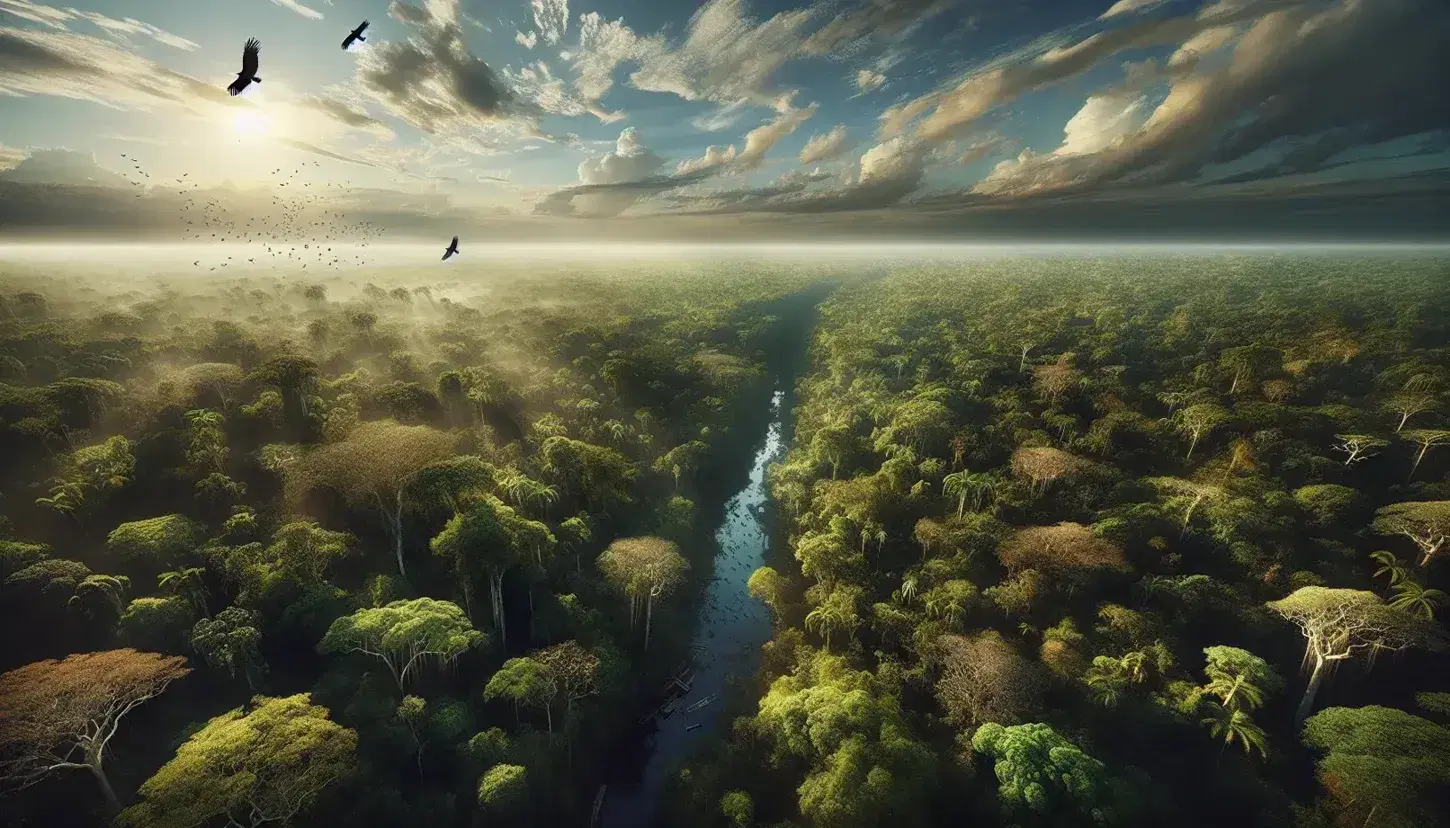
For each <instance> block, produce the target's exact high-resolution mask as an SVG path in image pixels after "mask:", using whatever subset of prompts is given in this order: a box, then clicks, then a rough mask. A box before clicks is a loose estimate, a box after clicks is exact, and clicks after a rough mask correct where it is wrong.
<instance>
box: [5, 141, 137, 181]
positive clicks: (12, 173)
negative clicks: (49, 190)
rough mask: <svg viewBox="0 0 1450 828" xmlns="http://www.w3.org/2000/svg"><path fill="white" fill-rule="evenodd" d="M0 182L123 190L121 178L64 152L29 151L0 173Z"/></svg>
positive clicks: (85, 156) (89, 158)
mask: <svg viewBox="0 0 1450 828" xmlns="http://www.w3.org/2000/svg"><path fill="white" fill-rule="evenodd" d="M15 152H18V151H15ZM0 180H4V181H7V182H11V183H16V184H63V185H68V186H72V187H124V186H126V184H127V181H126V179H125V177H123V176H120V175H117V174H116V173H114V172H112V171H110V170H108V169H105V168H104V167H102V166H100V165H99V164H97V163H96V158H95V156H94V155H92V154H91V153H89V152H77V151H75V150H68V149H33V150H31V151H30V152H28V153H26V154H25V155H24V156H23V157H22V158H20V159H18V161H17V163H15V164H14V165H13V166H11V168H10V169H7V170H5V171H4V172H3V173H0Z"/></svg>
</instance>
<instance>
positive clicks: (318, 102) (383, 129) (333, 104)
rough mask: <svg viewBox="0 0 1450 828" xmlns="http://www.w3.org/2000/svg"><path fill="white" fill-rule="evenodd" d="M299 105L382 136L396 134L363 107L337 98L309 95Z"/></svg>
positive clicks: (347, 124)
mask: <svg viewBox="0 0 1450 828" xmlns="http://www.w3.org/2000/svg"><path fill="white" fill-rule="evenodd" d="M297 106H300V107H303V108H306V109H312V110H315V111H317V112H321V113H322V114H324V115H326V116H328V117H329V118H332V119H333V120H335V121H337V122H338V123H341V124H344V125H346V126H349V127H352V128H353V129H358V130H363V131H365V132H371V133H373V134H375V135H377V136H378V137H380V138H391V137H393V134H394V133H393V130H392V129H391V128H389V127H388V125H387V124H385V123H383V122H382V121H379V120H378V119H377V118H374V117H373V116H371V115H369V114H368V113H367V112H366V111H365V110H363V109H362V108H361V107H355V106H351V105H349V104H347V103H344V102H342V101H339V100H337V99H335V98H329V97H322V96H319V95H308V96H307V97H305V98H303V99H302V100H301V101H299V102H298V103H297Z"/></svg>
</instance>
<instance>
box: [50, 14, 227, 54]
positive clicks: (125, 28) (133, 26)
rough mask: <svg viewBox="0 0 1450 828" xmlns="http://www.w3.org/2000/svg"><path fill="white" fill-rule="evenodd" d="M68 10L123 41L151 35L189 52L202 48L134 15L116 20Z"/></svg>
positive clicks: (157, 39) (153, 38) (167, 44)
mask: <svg viewBox="0 0 1450 828" xmlns="http://www.w3.org/2000/svg"><path fill="white" fill-rule="evenodd" d="M67 11H68V12H70V13H71V14H73V15H75V16H76V17H78V18H81V19H83V20H87V21H90V22H91V23H93V24H95V25H96V26H99V27H100V28H101V29H103V30H104V31H105V32H106V33H107V34H109V35H111V36H112V37H114V38H115V39H116V40H119V41H120V42H122V43H126V42H127V41H126V37H127V36H128V35H129V36H141V37H149V38H151V39H152V40H154V41H156V42H157V43H161V44H164V45H166V46H171V47H173V48H176V49H181V50H184V51H187V52H194V51H196V50H197V49H200V48H201V47H200V46H198V45H197V44H195V43H192V42H191V41H190V40H187V39H186V38H184V37H178V36H176V35H174V34H171V33H170V32H167V31H164V30H162V29H158V28H157V27H155V26H153V25H151V24H150V23H143V22H141V21H140V20H137V19H136V18H134V17H127V18H124V19H121V20H116V19H115V18H111V17H107V16H105V15H104V14H98V13H96V12H87V11H81V10H79V9H67Z"/></svg>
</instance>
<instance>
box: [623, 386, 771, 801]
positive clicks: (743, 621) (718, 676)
mask: <svg viewBox="0 0 1450 828" xmlns="http://www.w3.org/2000/svg"><path fill="white" fill-rule="evenodd" d="M782 397H783V394H782V393H781V392H779V391H777V392H776V393H775V397H774V398H773V399H772V400H771V403H770V413H771V424H770V429H769V430H768V431H767V432H766V435H765V443H764V445H762V446H761V448H760V450H759V451H758V452H757V453H756V455H755V463H754V465H753V466H752V467H751V469H750V482H749V483H747V484H746V486H745V488H744V489H742V490H740V492H739V493H738V494H736V495H735V496H734V497H733V498H731V499H730V500H729V501H728V502H727V503H726V504H725V518H724V520H723V521H722V522H721V525H720V528H719V530H718V531H716V532H715V544H716V550H715V577H714V579H713V580H712V581H711V582H710V586H709V588H708V589H707V590H706V593H705V601H704V603H703V605H701V607H700V616H699V622H698V623H697V624H696V627H695V641H694V651H695V656H694V665H693V666H694V670H695V680H694V683H693V684H692V685H691V687H690V692H689V694H687V695H686V696H685V697H684V698H683V699H682V700H681V702H680V704H679V706H678V708H677V711H678V712H676V713H674V714H673V715H669V714H665V715H662V716H661V717H660V718H658V719H656V721H655V725H656V729H655V732H654V736H653V739H652V742H651V745H650V751H651V752H650V754H649V760H648V761H647V762H646V763H645V766H644V770H643V772H642V774H641V778H640V780H639V782H638V783H637V784H628V785H622V784H615V785H610V787H609V791H608V795H607V796H606V797H605V800H604V809H603V811H602V813H601V819H600V823H601V824H602V825H603V826H604V828H645V826H648V825H649V824H650V822H651V821H652V820H653V819H654V815H655V811H656V809H657V807H658V805H659V796H660V789H661V787H662V785H663V783H664V779H665V774H666V773H667V772H669V770H670V769H671V768H672V767H673V766H674V765H676V764H677V763H678V762H680V761H681V760H682V759H684V758H685V757H686V756H687V755H688V754H689V751H690V746H691V745H692V744H693V743H694V741H695V739H697V738H699V737H701V736H704V735H706V734H712V735H713V734H714V732H715V728H714V724H715V720H716V717H717V716H718V715H719V713H720V709H721V703H722V699H723V697H724V695H725V684H726V679H727V677H729V676H732V675H734V676H741V677H748V676H750V675H752V674H754V672H755V670H756V668H757V667H758V666H759V663H760V647H761V645H762V644H764V643H765V642H766V641H768V640H769V639H770V632H771V622H770V611H769V610H768V609H766V607H765V605H764V604H762V603H761V602H759V601H757V600H755V599H754V598H751V597H750V594H749V592H748V591H747V589H746V582H747V581H749V580H750V574H751V573H752V572H754V571H755V570H756V569H758V568H759V567H761V566H763V565H764V563H765V548H766V544H767V542H768V541H767V535H766V531H765V527H764V526H763V525H762V522H761V521H762V517H763V514H764V510H765V500H766V493H765V469H766V467H767V466H768V465H769V464H770V463H771V461H773V460H775V458H776V455H778V454H779V453H780V449H781V419H782V418H781V410H780V409H781V400H782ZM707 699H712V700H711V701H709V702H708V703H706V704H704V705H703V706H702V707H700V709H698V710H695V711H693V712H687V710H688V708H690V707H691V706H692V705H694V704H696V703H698V702H703V701H705V700H707ZM696 725H699V727H695V726H696Z"/></svg>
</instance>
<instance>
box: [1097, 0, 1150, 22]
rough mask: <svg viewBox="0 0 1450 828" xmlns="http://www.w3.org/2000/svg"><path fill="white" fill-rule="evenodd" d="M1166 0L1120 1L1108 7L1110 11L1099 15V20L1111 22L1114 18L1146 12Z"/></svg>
mask: <svg viewBox="0 0 1450 828" xmlns="http://www.w3.org/2000/svg"><path fill="white" fill-rule="evenodd" d="M1163 2H1164V0H1118V2H1116V3H1114V4H1113V5H1111V6H1109V7H1108V10H1107V11H1105V12H1103V13H1102V14H1100V15H1098V19H1099V20H1110V19H1112V18H1114V17H1124V16H1126V15H1129V14H1137V13H1139V12H1145V11H1147V10H1149V9H1151V8H1153V7H1155V6H1158V5H1161V4H1162V3H1163Z"/></svg>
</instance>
